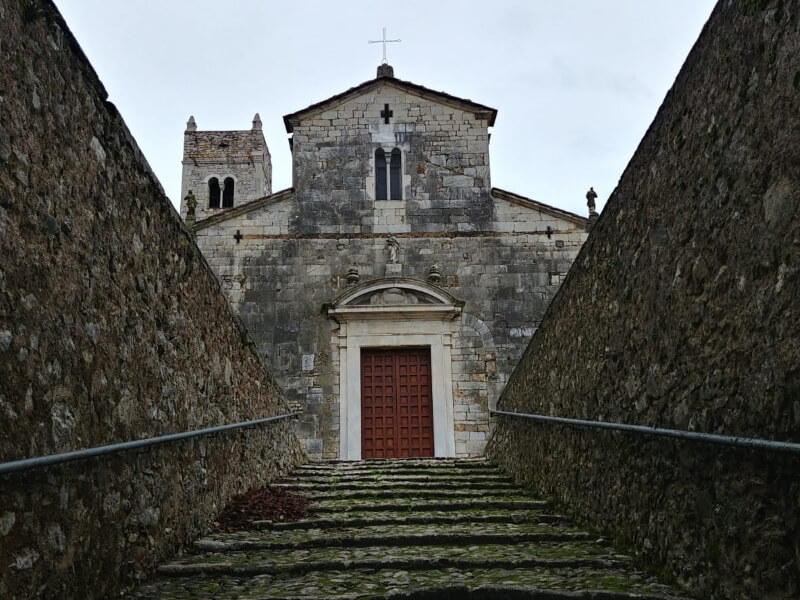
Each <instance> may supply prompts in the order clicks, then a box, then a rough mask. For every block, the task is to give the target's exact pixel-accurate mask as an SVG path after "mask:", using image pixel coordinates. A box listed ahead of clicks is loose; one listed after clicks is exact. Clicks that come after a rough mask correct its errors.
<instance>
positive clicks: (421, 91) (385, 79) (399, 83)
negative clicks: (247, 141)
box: [283, 75, 497, 133]
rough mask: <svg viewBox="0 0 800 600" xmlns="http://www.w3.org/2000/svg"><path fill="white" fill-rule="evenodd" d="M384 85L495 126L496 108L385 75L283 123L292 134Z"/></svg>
mask: <svg viewBox="0 0 800 600" xmlns="http://www.w3.org/2000/svg"><path fill="white" fill-rule="evenodd" d="M383 84H389V85H393V86H395V87H398V88H400V89H402V90H405V91H407V92H410V93H412V94H414V95H416V96H420V97H422V98H426V99H428V100H433V101H435V102H440V103H442V104H447V105H449V106H453V107H455V108H458V109H461V110H463V111H466V112H471V113H474V114H476V116H477V115H478V114H483V118H485V119H488V121H489V127H492V126H493V125H494V120H495V118H496V117H497V109H496V108H491V107H489V106H485V105H483V104H478V103H477V102H473V101H472V100H468V99H464V98H459V97H457V96H451V95H450V94H446V93H444V92H437V91H436V90H432V89H430V88H426V87H424V86H421V85H418V84H416V83H412V82H410V81H403V80H402V79H397V78H396V77H390V76H387V75H383V76H380V77H376V78H375V79H370V80H369V81H365V82H364V83H361V84H359V85H357V86H355V87H351V88H350V89H349V90H346V91H344V92H342V93H341V94H336V95H335V96H331V97H330V98H327V99H326V100H322V101H321V102H317V103H315V104H312V105H310V106H306V107H305V108H304V109H302V110H298V111H297V112H293V113H291V114H289V115H286V116H284V117H283V123H284V125H286V132H287V133H292V131H293V130H294V123H295V122H297V121H299V120H300V119H302V118H303V117H305V116H306V115H308V114H309V113H313V112H317V111H320V110H322V109H324V108H326V107H327V106H330V105H331V104H339V103H341V102H344V101H345V100H348V99H350V98H352V97H354V96H358V95H360V94H363V93H364V92H368V91H369V90H371V89H373V88H376V87H378V86H380V85H383Z"/></svg>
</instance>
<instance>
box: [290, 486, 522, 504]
mask: <svg viewBox="0 0 800 600" xmlns="http://www.w3.org/2000/svg"><path fill="white" fill-rule="evenodd" d="M303 495H305V496H306V497H307V498H308V499H309V500H310V501H312V502H317V501H320V502H322V501H326V500H341V501H346V500H368V499H379V498H380V499H391V498H397V499H403V498H420V499H423V498H424V499H428V498H439V499H441V500H446V499H448V498H454V499H455V498H474V499H475V500H481V499H484V498H505V497H508V496H513V497H520V498H525V499H530V498H534V497H535V496H532V495H530V496H528V495H525V493H524V492H521V491H520V489H519V488H513V487H512V488H509V487H503V488H489V489H483V488H474V489H455V488H442V487H441V486H437V487H427V488H426V487H421V488H407V487H390V488H388V489H386V488H385V486H380V487H377V486H374V487H371V488H360V489H356V490H340V491H328V490H322V491H312V490H308V491H306V492H304V494H303Z"/></svg>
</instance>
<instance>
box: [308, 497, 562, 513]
mask: <svg viewBox="0 0 800 600" xmlns="http://www.w3.org/2000/svg"><path fill="white" fill-rule="evenodd" d="M549 506H550V504H549V503H548V502H546V501H544V500H533V499H531V498H530V497H529V496H496V497H493V496H486V497H480V498H476V497H464V498H453V499H450V500H447V499H442V498H433V499H429V498H410V497H407V498H402V499H398V498H375V499H371V500H369V501H358V500H320V501H316V500H312V501H311V503H310V505H309V508H308V512H309V513H310V514H320V513H332V512H333V513H346V512H350V511H352V512H376V511H402V510H406V511H408V512H412V511H413V512H417V511H431V510H438V511H447V510H451V511H452V510H464V509H480V508H483V509H503V510H524V509H531V510H542V509H547V508H549Z"/></svg>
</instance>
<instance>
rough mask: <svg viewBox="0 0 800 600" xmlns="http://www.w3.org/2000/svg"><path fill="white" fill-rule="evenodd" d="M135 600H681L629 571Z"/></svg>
mask: <svg viewBox="0 0 800 600" xmlns="http://www.w3.org/2000/svg"><path fill="white" fill-rule="evenodd" d="M129 597H130V598H132V599H133V598H135V599H137V600H167V599H178V598H180V599H204V600H205V599H208V598H215V599H217V598H218V599H224V600H234V599H242V600H244V599H245V598H247V599H259V600H380V599H384V598H388V597H391V598H392V599H394V600H404V599H407V600H423V599H424V600H434V599H437V600H578V599H584V600H687V599H680V598H679V597H677V596H672V595H670V594H669V589H668V588H667V587H666V586H664V585H661V584H659V583H658V582H656V581H654V580H653V579H652V578H648V577H645V576H641V575H631V573H630V571H629V570H628V569H621V568H592V567H561V568H556V567H550V568H530V569H525V568H511V569H509V568H484V567H477V568H467V569H461V568H455V567H444V568H438V569H433V570H424V569H420V570H403V569H395V568H389V569H377V570H376V569H356V568H352V567H348V568H344V569H340V570H327V571H321V572H316V573H313V572H312V573H308V574H305V575H301V576H295V577H275V576H272V575H257V576H255V577H248V576H242V575H237V576H230V575H216V576H214V577H213V579H212V578H209V577H208V576H206V575H202V576H201V575H193V576H191V575H187V576H184V577H175V578H172V579H158V580H156V581H153V582H151V583H149V584H147V585H144V586H141V587H140V588H139V589H138V590H137V591H136V592H135V593H134V594H132V595H131V596H129Z"/></svg>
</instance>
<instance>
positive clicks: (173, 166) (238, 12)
mask: <svg viewBox="0 0 800 600" xmlns="http://www.w3.org/2000/svg"><path fill="white" fill-rule="evenodd" d="M56 4H57V6H58V7H59V9H60V10H61V12H62V14H63V15H64V18H65V19H66V21H67V23H68V25H69V26H70V28H71V29H72V31H73V33H74V35H75V37H76V38H77V39H78V41H79V42H80V44H81V46H82V48H83V50H84V52H86V54H87V56H88V57H89V60H91V62H92V64H93V65H94V68H95V70H96V71H97V73H98V74H99V76H100V79H101V80H102V81H103V83H104V84H105V86H106V89H107V90H108V93H109V97H110V100H111V101H112V102H114V103H115V104H116V105H117V107H118V108H119V110H120V112H121V113H122V116H123V117H124V119H125V121H126V123H127V124H128V127H129V128H130V129H131V131H132V133H133V135H134V137H135V138H136V140H137V141H138V143H139V145H140V147H141V148H142V150H143V151H144V153H145V156H146V157H147V159H148V161H149V162H150V165H151V166H152V168H153V170H154V171H155V173H156V175H157V176H158V177H159V179H160V180H161V183H162V185H163V186H164V188H165V190H166V192H167V195H168V196H169V197H170V199H171V200H172V202H173V204H175V205H176V206H177V205H178V204H179V202H180V199H179V195H180V176H181V162H180V161H181V158H182V154H183V131H184V129H185V126H186V120H187V118H188V117H189V115H194V116H195V119H196V120H197V125H198V128H199V129H201V130H202V129H249V128H250V127H251V121H252V118H253V114H254V113H256V112H259V113H260V114H261V119H262V121H263V123H264V135H265V136H266V138H267V144H268V145H269V147H270V151H271V153H272V164H273V191H277V190H280V189H283V188H286V187H289V186H290V185H291V157H290V154H289V145H288V143H287V134H286V130H285V129H284V127H283V120H282V118H283V115H285V114H288V113H291V112H294V111H296V110H299V109H301V108H304V107H306V106H308V105H309V104H312V103H315V102H318V101H320V100H324V99H325V98H328V97H330V96H332V95H333V94H336V93H339V92H341V91H344V90H345V89H347V88H350V87H352V86H354V85H357V84H359V83H362V82H364V81H366V80H368V79H372V78H373V77H375V69H376V67H377V66H378V64H379V63H380V61H381V47H380V44H372V45H370V44H367V41H368V40H375V39H380V37H381V28H382V27H383V26H386V27H387V29H388V31H387V35H388V37H389V38H391V39H394V38H400V39H401V40H402V42H401V43H399V44H390V45H388V58H389V63H390V64H391V65H392V66H393V67H394V70H395V76H396V77H398V78H400V79H405V80H408V81H412V82H414V83H417V84H420V85H424V86H426V87H429V88H432V89H435V90H441V91H444V92H447V93H449V94H453V95H455V96H459V97H462V98H469V99H471V100H474V101H476V102H480V103H482V104H487V105H489V106H491V107H493V108H496V109H498V116H497V122H496V124H495V127H494V128H493V130H492V141H491V145H490V153H491V178H492V185H493V186H495V187H499V188H503V189H506V190H509V191H511V192H514V193H518V194H522V195H524V196H528V197H530V198H533V199H535V200H539V201H541V202H546V203H548V204H552V205H554V206H558V207H560V208H563V209H566V210H571V211H573V212H577V213H580V214H585V212H586V201H585V199H584V194H585V193H586V190H587V189H588V188H589V186H590V185H592V186H594V188H595V190H597V192H598V195H599V197H598V200H599V202H598V204H599V206H598V207H602V205H603V204H604V203H605V200H606V199H607V198H608V196H609V195H610V194H611V192H612V191H613V189H614V187H615V186H616V183H617V181H618V179H619V177H620V175H621V174H622V171H623V170H624V168H625V166H626V165H627V163H628V161H629V160H630V158H631V156H632V154H633V152H634V150H635V149H636V146H637V145H638V143H639V141H640V140H641V138H642V136H643V135H644V132H645V131H646V129H647V127H648V126H649V124H650V122H651V121H652V119H653V117H654V116H655V113H656V111H657V109H658V107H659V106H660V105H661V102H662V100H663V98H664V95H665V94H666V92H667V90H668V89H669V88H670V86H671V85H672V83H673V81H674V79H675V76H676V75H677V73H678V71H679V69H680V67H681V65H682V64H683V61H684V59H685V58H686V55H687V54H688V52H689V50H690V48H691V47H692V45H693V44H694V42H695V40H696V39H697V36H698V34H699V33H700V30H701V29H702V27H703V25H704V24H705V22H706V20H707V19H708V17H709V15H710V14H711V10H712V8H713V6H714V1H713V0H527V1H526V0H494V1H489V2H477V1H473V0H427V1H418V0H396V1H395V2H375V1H374V0H372V1H366V0H339V1H338V2H334V1H330V0H327V1H326V0H294V1H285V0H227V1H225V2H222V1H220V0H56Z"/></svg>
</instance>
